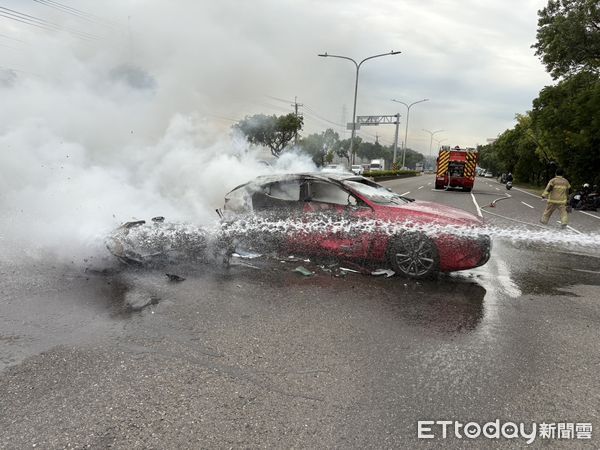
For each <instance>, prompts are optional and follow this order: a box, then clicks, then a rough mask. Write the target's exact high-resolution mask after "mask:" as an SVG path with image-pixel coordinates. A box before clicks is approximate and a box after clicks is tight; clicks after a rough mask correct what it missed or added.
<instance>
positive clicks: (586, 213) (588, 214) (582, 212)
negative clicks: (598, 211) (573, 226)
mask: <svg viewBox="0 0 600 450" xmlns="http://www.w3.org/2000/svg"><path fill="white" fill-rule="evenodd" d="M578 212H580V213H581V214H585V215H586V216H590V217H594V218H596V219H600V217H598V216H596V215H594V214H590V213H588V212H585V211H578Z"/></svg>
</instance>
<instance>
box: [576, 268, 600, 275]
mask: <svg viewBox="0 0 600 450" xmlns="http://www.w3.org/2000/svg"><path fill="white" fill-rule="evenodd" d="M573 270H575V271H577V272H585V273H597V274H599V275H600V272H598V271H596V270H585V269H573Z"/></svg>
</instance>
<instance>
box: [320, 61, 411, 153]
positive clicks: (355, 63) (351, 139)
mask: <svg viewBox="0 0 600 450" xmlns="http://www.w3.org/2000/svg"><path fill="white" fill-rule="evenodd" d="M399 53H401V52H397V51H393V50H392V51H391V52H389V53H381V54H380V55H373V56H369V57H368V58H365V59H363V60H362V61H361V62H359V63H357V62H356V61H355V60H354V59H352V58H349V57H348V56H341V55H330V54H328V53H327V52H325V53H321V54H319V55H318V56H321V57H322V58H327V57H330V58H340V59H347V60H348V61H352V62H353V63H354V65H355V66H356V78H355V80H354V107H353V109H352V134H351V135H350V151H351V152H352V163H351V164H354V159H355V152H354V148H353V147H354V136H355V134H356V97H357V94H358V71H359V70H360V66H361V65H362V63H364V62H365V61H368V60H369V59H373V58H379V57H380V56H387V55H397V54H399Z"/></svg>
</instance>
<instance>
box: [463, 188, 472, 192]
mask: <svg viewBox="0 0 600 450" xmlns="http://www.w3.org/2000/svg"><path fill="white" fill-rule="evenodd" d="M463 190H464V191H465V192H471V188H464V189H463Z"/></svg>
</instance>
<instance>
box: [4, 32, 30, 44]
mask: <svg viewBox="0 0 600 450" xmlns="http://www.w3.org/2000/svg"><path fill="white" fill-rule="evenodd" d="M0 37H3V38H5V39H10V40H11V41H17V42H22V43H23V44H27V42H25V41H23V40H21V39H17V38H14V37H11V36H7V35H6V34H2V33H0Z"/></svg>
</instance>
